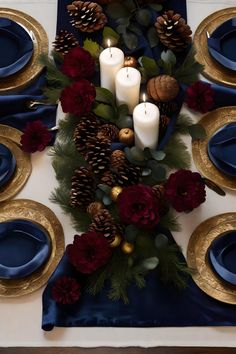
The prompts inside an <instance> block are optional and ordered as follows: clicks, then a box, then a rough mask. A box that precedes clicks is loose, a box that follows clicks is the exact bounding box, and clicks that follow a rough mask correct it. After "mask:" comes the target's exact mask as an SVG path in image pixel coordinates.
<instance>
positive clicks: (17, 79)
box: [0, 8, 48, 93]
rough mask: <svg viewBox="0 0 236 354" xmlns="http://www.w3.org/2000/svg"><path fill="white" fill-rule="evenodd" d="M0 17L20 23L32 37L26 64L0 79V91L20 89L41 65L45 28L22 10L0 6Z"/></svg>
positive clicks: (33, 76)
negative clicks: (30, 50)
mask: <svg viewBox="0 0 236 354" xmlns="http://www.w3.org/2000/svg"><path fill="white" fill-rule="evenodd" d="M0 17H6V18H9V19H10V20H13V21H15V22H17V23H19V24H20V25H22V26H23V27H24V28H25V29H26V30H27V31H28V33H29V34H30V36H31V38H32V39H33V44H34V50H33V55H32V57H31V59H30V61H29V62H28V64H27V65H26V66H24V68H23V69H21V70H20V71H19V72H17V73H16V74H14V75H11V76H9V77H6V78H1V79H0V93H8V92H12V91H15V90H18V89H21V88H23V87H25V86H27V85H29V84H30V83H32V82H33V81H34V79H35V78H36V77H37V76H38V75H39V74H40V73H41V71H42V69H43V66H42V65H41V64H40V63H39V57H40V55H41V54H42V53H48V38H47V34H46V32H45V30H44V29H43V27H42V26H41V25H40V23H39V22H38V21H36V20H35V19H34V18H33V17H31V16H29V15H27V14H25V13H24V12H21V11H18V10H13V9H8V8H0Z"/></svg>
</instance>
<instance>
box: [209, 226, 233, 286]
mask: <svg viewBox="0 0 236 354" xmlns="http://www.w3.org/2000/svg"><path fill="white" fill-rule="evenodd" d="M208 258H209V261H210V264H211V266H212V268H213V269H214V271H215V272H216V273H217V274H218V275H219V276H220V277H221V278H222V279H223V280H225V281H227V282H228V283H230V284H233V285H236V231H230V232H228V233H226V234H224V235H222V236H219V237H217V238H216V239H215V240H214V241H213V242H212V243H211V245H210V247H209V249H208Z"/></svg>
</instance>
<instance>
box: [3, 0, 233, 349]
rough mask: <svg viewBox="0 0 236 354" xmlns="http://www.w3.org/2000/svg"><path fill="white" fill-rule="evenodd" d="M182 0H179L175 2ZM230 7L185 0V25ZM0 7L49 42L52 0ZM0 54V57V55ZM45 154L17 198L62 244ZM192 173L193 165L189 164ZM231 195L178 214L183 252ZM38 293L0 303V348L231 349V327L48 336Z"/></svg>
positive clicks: (68, 233) (220, 0)
mask: <svg viewBox="0 0 236 354" xmlns="http://www.w3.org/2000/svg"><path fill="white" fill-rule="evenodd" d="M179 1H182V0H179ZM231 6H236V0H214V1H213V0H212V1H210V0H187V7H188V23H189V24H190V26H191V27H192V29H193V30H195V29H196V27H197V26H198V24H199V23H200V22H201V21H202V20H203V19H204V18H205V17H206V16H207V15H209V14H210V13H212V12H214V11H216V10H220V9H222V8H226V7H231ZM0 7H9V8H13V9H17V10H21V11H24V12H25V13H28V14H30V15H31V16H33V17H34V18H36V19H37V20H38V21H39V22H40V23H41V24H42V25H43V26H44V28H45V29H46V32H47V34H48V37H49V41H50V43H52V41H53V40H54V35H55V27H56V11H57V1H56V0H28V1H27V0H17V1H16V0H15V1H12V0H0ZM1 55H2V54H1ZM50 162H51V161H50V157H49V155H48V154H47V152H44V153H36V154H33V155H32V164H33V171H32V175H31V176H30V178H29V181H28V182H27V184H26V186H25V187H24V189H23V190H22V191H21V193H19V194H18V195H17V199H19V198H29V199H34V200H36V201H39V202H41V203H43V204H45V205H47V206H49V207H50V208H51V209H52V210H53V211H54V212H55V214H56V215H57V217H58V219H59V220H60V221H61V223H62V225H63V228H64V232H65V239H66V243H69V242H71V241H72V240H73V236H74V231H73V229H72V227H71V225H70V219H69V218H68V217H67V216H65V215H63V214H62V212H61V210H60V208H59V207H58V206H57V205H55V204H52V203H51V202H50V201H49V195H50V193H51V191H52V190H53V188H54V186H55V185H56V180H55V176H54V171H53V169H52V167H51V163H50ZM192 169H193V170H196V168H195V166H194V165H193V166H192ZM235 197H236V194H235V193H234V192H229V191H227V196H226V197H224V198H223V197H220V196H218V195H217V194H215V193H214V192H212V191H210V190H209V189H208V190H207V202H206V203H205V204H203V205H202V206H200V207H199V208H198V209H196V210H194V211H193V212H192V213H191V214H188V215H181V217H180V222H181V223H182V225H183V230H182V231H181V232H178V233H175V235H174V236H175V239H176V241H177V242H178V243H179V244H180V245H181V246H182V248H183V251H184V253H185V252H186V247H187V243H188V240H189V237H190V235H191V233H192V231H193V230H194V229H195V228H196V227H197V225H198V224H199V223H201V222H202V221H203V220H205V219H207V218H209V217H211V216H214V215H217V214H219V213H222V212H227V211H229V212H230V211H235V200H236V199H235ZM42 291H43V289H40V290H38V291H36V292H35V293H32V294H30V295H27V296H22V297H20V298H16V299H14V298H11V299H3V298H1V299H0V346H10V347H13V346H62V347H63V346H77V347H96V346H114V347H123V346H143V347H153V346H235V347H236V339H235V338H236V337H235V335H236V328H235V327H200V328H195V327H188V328H180V327H179V328H145V329H143V328H55V329H54V330H53V331H52V332H43V331H42V330H41V313H42V305H41V295H42Z"/></svg>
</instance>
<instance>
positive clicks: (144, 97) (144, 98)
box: [143, 93, 146, 102]
mask: <svg viewBox="0 0 236 354" xmlns="http://www.w3.org/2000/svg"><path fill="white" fill-rule="evenodd" d="M143 102H146V95H145V93H143Z"/></svg>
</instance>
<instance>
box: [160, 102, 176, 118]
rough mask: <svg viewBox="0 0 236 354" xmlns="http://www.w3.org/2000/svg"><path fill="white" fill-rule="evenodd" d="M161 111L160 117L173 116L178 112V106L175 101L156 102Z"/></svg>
mask: <svg viewBox="0 0 236 354" xmlns="http://www.w3.org/2000/svg"><path fill="white" fill-rule="evenodd" d="M155 104H156V105H157V107H158V108H159V110H160V115H166V116H172V114H174V113H176V112H177V110H178V104H177V103H176V102H175V101H171V102H155Z"/></svg>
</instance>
